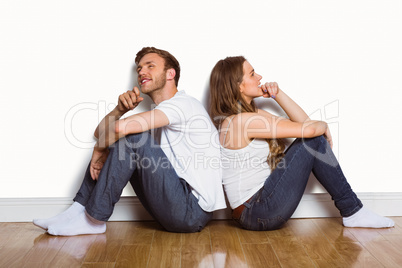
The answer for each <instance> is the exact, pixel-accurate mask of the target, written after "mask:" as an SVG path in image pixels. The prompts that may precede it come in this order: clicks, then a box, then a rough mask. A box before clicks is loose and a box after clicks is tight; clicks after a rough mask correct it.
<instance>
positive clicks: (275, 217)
mask: <svg viewBox="0 0 402 268" xmlns="http://www.w3.org/2000/svg"><path fill="white" fill-rule="evenodd" d="M261 78H262V76H260V75H258V74H257V73H255V71H254V69H253V67H252V66H251V65H250V63H249V62H248V61H247V60H246V59H245V58H244V57H241V56H240V57H228V58H226V59H224V60H220V61H219V62H218V63H217V64H216V65H215V67H214V69H213V70H212V73H211V78H210V93H211V94H210V95H211V110H210V115H211V118H212V120H213V121H214V123H215V124H216V126H217V128H218V129H219V130H220V142H221V145H222V149H221V153H222V163H223V167H224V168H223V184H224V188H225V192H226V195H227V197H228V200H229V203H230V205H231V207H232V209H233V218H234V219H235V220H237V221H238V222H239V223H240V224H241V226H242V227H243V228H245V229H250V230H274V229H278V228H280V227H282V226H283V224H284V223H285V222H286V221H287V220H288V219H289V218H290V217H291V216H292V214H293V212H294V211H295V210H296V207H297V206H298V204H299V202H300V200H301V198H302V195H303V192H304V189H305V187H306V184H307V181H308V178H309V175H310V173H311V172H313V173H314V175H315V176H316V177H317V179H318V181H319V182H320V183H321V184H322V185H323V186H324V187H325V189H326V190H327V191H328V193H329V194H330V195H331V196H332V198H333V200H334V202H335V206H336V207H337V208H338V209H339V211H340V214H341V215H342V217H343V225H344V226H346V227H369V228H385V227H392V226H394V222H393V221H392V220H391V219H388V218H385V217H382V216H380V215H377V214H375V213H374V212H372V211H370V210H368V209H366V208H365V207H363V205H362V203H361V202H360V200H359V199H358V198H357V196H356V194H355V193H354V192H353V191H352V189H351V187H350V185H349V184H348V182H347V181H346V178H345V176H344V175H343V173H342V170H341V168H340V166H339V164H338V162H337V160H336V158H335V156H334V154H333V152H332V150H331V147H332V141H331V134H330V132H329V129H328V127H327V124H326V123H325V122H322V121H314V120H310V119H309V117H308V115H307V114H306V113H305V112H304V111H303V109H302V108H300V107H299V106H298V105H297V104H296V103H295V102H294V101H293V100H292V99H291V98H290V97H289V96H287V95H286V94H285V93H284V92H283V91H282V90H281V89H280V88H279V87H278V85H277V83H275V82H273V83H265V84H262V85H261V83H260V81H261ZM261 96H263V97H265V98H273V99H274V100H275V101H276V102H277V103H278V104H279V105H280V106H281V107H282V109H283V110H284V111H285V112H286V114H287V115H288V117H289V119H286V118H281V117H277V116H274V115H272V114H270V113H268V112H266V111H264V110H260V109H257V108H256V106H255V104H254V101H253V99H254V98H256V97H261ZM281 138H298V139H296V140H295V141H294V142H293V143H292V145H291V146H290V147H289V148H288V149H287V150H286V152H284V149H285V146H284V144H283V142H282V140H281Z"/></svg>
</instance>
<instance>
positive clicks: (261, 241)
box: [0, 217, 402, 268]
mask: <svg viewBox="0 0 402 268" xmlns="http://www.w3.org/2000/svg"><path fill="white" fill-rule="evenodd" d="M392 219H394V220H395V222H396V224H397V226H396V227H395V228H390V229H362V228H344V227H342V225H341V219H340V218H321V219H291V220H290V221H289V222H288V223H287V224H286V226H285V227H284V228H283V229H281V230H277V231H270V232H253V231H247V230H243V229H241V228H239V227H238V226H237V224H236V223H235V222H233V221H212V222H210V223H209V224H208V226H207V227H206V228H205V229H204V230H203V231H202V232H200V233H194V234H177V233H168V232H165V231H163V230H162V228H161V227H160V226H159V225H158V224H157V223H155V222H108V223H107V231H106V233H105V234H102V235H83V236H75V237H56V236H51V235H48V234H46V233H45V231H44V230H42V229H40V228H38V227H36V226H34V225H33V224H31V223H0V267H292V268H293V267H402V217H393V218H392Z"/></svg>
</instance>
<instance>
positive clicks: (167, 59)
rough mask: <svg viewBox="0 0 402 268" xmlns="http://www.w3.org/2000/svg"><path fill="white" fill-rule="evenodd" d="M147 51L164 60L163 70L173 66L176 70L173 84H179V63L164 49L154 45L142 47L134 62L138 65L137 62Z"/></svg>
mask: <svg viewBox="0 0 402 268" xmlns="http://www.w3.org/2000/svg"><path fill="white" fill-rule="evenodd" d="M149 53H156V54H158V55H159V56H160V57H161V58H163V59H164V60H165V69H164V70H165V71H166V70H168V69H170V68H173V69H174V70H175V71H176V75H175V77H174V81H175V84H176V87H177V86H178V84H179V78H180V64H179V62H178V61H177V59H176V58H175V57H174V56H173V55H172V54H170V53H169V52H167V51H166V50H162V49H158V48H155V47H144V48H142V49H141V50H140V51H138V53H137V55H136V57H135V64H137V65H138V63H139V62H140V60H141V59H142V57H144V56H145V55H146V54H149Z"/></svg>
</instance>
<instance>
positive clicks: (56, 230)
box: [47, 211, 106, 236]
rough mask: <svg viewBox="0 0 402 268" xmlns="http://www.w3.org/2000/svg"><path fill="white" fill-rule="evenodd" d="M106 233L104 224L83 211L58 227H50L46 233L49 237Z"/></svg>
mask: <svg viewBox="0 0 402 268" xmlns="http://www.w3.org/2000/svg"><path fill="white" fill-rule="evenodd" d="M105 231H106V222H104V221H98V220H96V219H94V218H92V217H91V216H89V215H88V214H87V213H86V212H85V211H83V212H81V213H80V214H79V215H77V216H75V217H74V218H73V219H71V220H70V221H67V222H65V223H61V224H58V225H50V226H49V229H48V230H47V232H48V233H49V234H51V235H64V236H72V235H82V234H103V233H104V232H105Z"/></svg>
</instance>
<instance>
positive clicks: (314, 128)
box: [303, 121, 328, 138]
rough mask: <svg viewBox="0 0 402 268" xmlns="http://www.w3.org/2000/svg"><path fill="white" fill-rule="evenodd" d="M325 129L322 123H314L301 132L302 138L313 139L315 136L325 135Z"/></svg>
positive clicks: (325, 124) (325, 126)
mask: <svg viewBox="0 0 402 268" xmlns="http://www.w3.org/2000/svg"><path fill="white" fill-rule="evenodd" d="M327 127H328V125H327V123H325V122H323V121H317V122H314V124H311V125H309V126H307V127H306V128H305V129H304V130H303V137H305V138H314V137H317V136H321V135H323V134H324V133H325V131H327Z"/></svg>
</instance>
